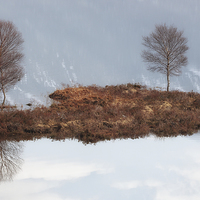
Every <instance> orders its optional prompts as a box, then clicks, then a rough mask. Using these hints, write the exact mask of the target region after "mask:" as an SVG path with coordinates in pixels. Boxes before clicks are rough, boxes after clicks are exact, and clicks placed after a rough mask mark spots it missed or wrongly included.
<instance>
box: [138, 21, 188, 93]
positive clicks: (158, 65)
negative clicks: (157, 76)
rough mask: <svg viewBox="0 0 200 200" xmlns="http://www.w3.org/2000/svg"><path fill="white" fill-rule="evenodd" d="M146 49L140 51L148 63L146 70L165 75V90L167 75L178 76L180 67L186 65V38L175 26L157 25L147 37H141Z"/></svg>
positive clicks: (168, 83)
mask: <svg viewBox="0 0 200 200" xmlns="http://www.w3.org/2000/svg"><path fill="white" fill-rule="evenodd" d="M142 44H143V45H144V46H145V47H146V48H147V50H144V51H143V52H142V58H143V61H144V62H147V63H148V70H150V71H153V72H154V71H157V72H160V73H162V74H165V75H167V91H169V85H170V81H169V76H179V75H180V74H181V67H182V66H186V65H187V57H186V56H185V55H184V54H185V53H186V51H187V50H188V46H187V39H186V38H185V37H183V31H177V28H176V27H173V26H170V27H167V26H166V24H164V25H157V26H156V27H155V31H154V32H152V33H151V34H150V36H149V37H143V43H142Z"/></svg>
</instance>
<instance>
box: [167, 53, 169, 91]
mask: <svg viewBox="0 0 200 200" xmlns="http://www.w3.org/2000/svg"><path fill="white" fill-rule="evenodd" d="M167 92H169V57H168V58H167Z"/></svg>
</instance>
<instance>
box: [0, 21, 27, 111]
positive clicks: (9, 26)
mask: <svg viewBox="0 0 200 200" xmlns="http://www.w3.org/2000/svg"><path fill="white" fill-rule="evenodd" d="M23 42H24V41H23V39H22V34H21V33H20V32H19V31H18V30H17V28H16V27H15V25H14V24H13V23H12V22H10V21H3V20H0V91H2V93H3V96H4V97H3V102H2V108H3V106H4V103H5V99H6V94H5V93H6V91H7V90H9V89H10V88H11V87H12V86H14V85H15V84H16V83H17V82H18V81H19V80H20V79H21V78H22V77H23V75H24V70H23V67H22V66H21V62H22V59H23V57H24V55H23V53H22V50H23V48H22V44H23Z"/></svg>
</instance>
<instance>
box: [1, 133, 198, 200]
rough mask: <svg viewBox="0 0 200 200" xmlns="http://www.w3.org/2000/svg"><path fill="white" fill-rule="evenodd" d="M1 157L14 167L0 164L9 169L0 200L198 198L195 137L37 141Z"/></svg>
mask: <svg viewBox="0 0 200 200" xmlns="http://www.w3.org/2000/svg"><path fill="white" fill-rule="evenodd" d="M7 145H8V146H9V143H8V144H7ZM14 146H17V147H16V148H15V147H14ZM3 148H7V147H6V144H4V145H1V149H3ZM12 148H14V150H12ZM4 154H6V151H5V152H4ZM7 155H8V158H7V160H9V159H10V160H12V159H14V163H15V166H14V167H13V166H12V165H13V163H12V162H6V161H5V160H6V158H5V157H6V156H5V157H3V160H1V170H3V169H4V168H5V165H4V164H5V163H6V164H7V165H9V164H10V165H11V167H10V168H7V169H11V170H10V171H9V170H7V171H6V170H4V171H3V172H1V182H0V199H1V200H13V199H15V200H36V199H37V200H46V199H47V200H111V199H113V200H122V199H123V200H124V199H139V200H140V199H141V200H143V199H145V200H180V199H181V200H185V199H188V200H196V199H198V200H199V199H200V133H197V134H194V135H193V136H188V137H176V138H165V139H158V138H155V137H153V136H150V137H148V138H143V139H136V140H131V139H129V140H115V141H107V142H100V143H97V144H96V145H91V144H89V145H84V144H82V143H81V142H78V141H75V140H66V141H64V142H63V141H51V140H49V139H41V140H37V141H27V142H20V143H16V144H14V143H13V144H12V145H10V146H9V148H7ZM3 162H5V163H4V164H3ZM20 168H21V169H20ZM12 169H14V171H13V174H12V173H11V171H12ZM6 173H8V174H6ZM9 179H12V180H9Z"/></svg>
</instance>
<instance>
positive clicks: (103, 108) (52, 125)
mask: <svg viewBox="0 0 200 200" xmlns="http://www.w3.org/2000/svg"><path fill="white" fill-rule="evenodd" d="M49 98H51V99H52V100H53V102H52V104H51V105H50V106H48V107H45V106H37V107H34V108H31V109H27V110H22V109H21V110H19V109H16V108H13V107H7V108H4V109H3V111H2V112H0V133H1V135H0V139H7V140H17V141H19V140H32V139H39V138H42V137H47V138H51V139H54V140H64V139H78V140H79V141H82V142H84V143H96V142H98V141H104V140H111V139H127V138H132V139H135V138H140V137H146V136H148V135H149V134H154V135H156V136H157V137H175V136H178V135H191V134H194V133H196V132H197V131H198V130H199V129H200V94H199V93H195V92H188V93H186V92H181V91H161V90H158V89H151V88H147V87H145V86H142V85H140V84H130V83H128V84H122V85H116V86H106V87H99V86H96V85H91V86H76V87H69V86H66V87H65V88H63V89H60V90H56V91H55V92H54V93H52V94H50V95H49Z"/></svg>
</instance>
